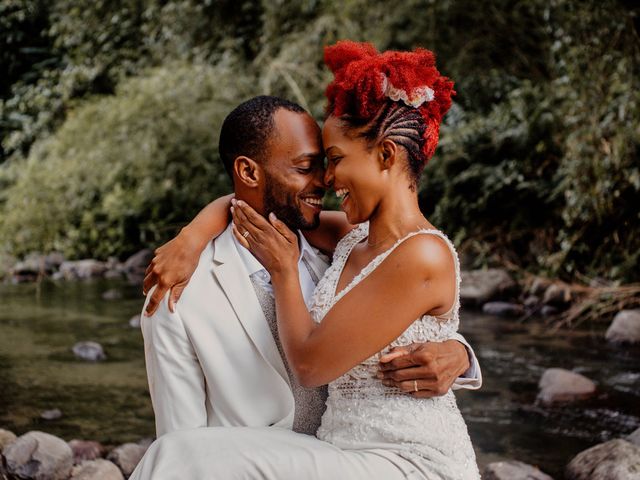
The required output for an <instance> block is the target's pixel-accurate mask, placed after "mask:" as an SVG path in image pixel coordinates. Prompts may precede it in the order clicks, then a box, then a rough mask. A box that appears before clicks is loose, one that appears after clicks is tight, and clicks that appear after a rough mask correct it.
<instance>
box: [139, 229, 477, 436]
mask: <svg viewBox="0 0 640 480" xmlns="http://www.w3.org/2000/svg"><path fill="white" fill-rule="evenodd" d="M150 295H151V293H149V295H147V301H148V299H149V297H150ZM167 300H168V295H167V296H165V298H164V299H163V301H162V303H161V304H160V306H159V307H158V309H157V311H156V312H155V313H154V314H153V315H152V316H151V317H145V316H144V315H142V322H141V325H142V333H143V336H144V345H145V360H146V366H147V375H148V379H149V390H150V393H151V400H152V403H153V409H154V413H155V419H156V434H157V436H158V437H159V436H161V435H163V434H165V433H168V432H171V431H174V430H181V429H186V428H197V427H204V426H271V425H276V426H280V427H283V428H291V427H292V425H293V417H294V407H295V405H294V399H293V393H292V390H291V387H290V383H289V377H288V375H287V371H286V369H285V366H284V362H283V360H282V357H281V356H280V353H279V352H278V349H277V346H276V343H275V340H274V338H273V336H272V334H271V331H270V329H269V326H268V323H267V321H266V319H265V316H264V314H263V312H262V309H261V307H260V304H259V302H258V299H257V297H256V295H255V290H254V288H253V285H252V283H251V280H250V278H249V275H248V274H247V272H246V269H245V267H244V264H243V262H242V260H241V258H240V255H239V253H238V250H237V247H236V245H235V243H234V241H233V234H232V232H231V229H227V230H225V232H224V233H223V234H222V235H220V236H219V237H218V238H217V239H216V240H215V241H213V242H210V243H209V244H208V245H207V247H206V248H205V249H204V251H203V252H202V255H201V256H200V261H199V264H198V266H197V268H196V270H195V272H194V273H193V275H192V277H191V279H190V281H189V284H188V285H187V287H186V288H185V290H184V292H183V294H182V296H181V297H180V301H179V302H178V303H177V304H176V308H175V312H174V313H171V312H170V311H169V308H168V303H167ZM145 306H146V304H145ZM456 339H457V340H459V341H461V342H462V343H464V344H465V345H466V346H467V350H468V351H469V355H470V360H471V364H472V367H471V368H470V371H473V374H472V378H460V379H458V380H457V382H456V384H457V385H455V386H454V387H457V388H471V389H475V388H479V387H480V385H481V382H482V379H481V374H480V369H479V367H478V363H477V360H476V358H475V355H474V353H473V350H472V349H471V348H470V347H469V345H468V344H467V342H466V341H465V340H464V338H463V337H462V336H458V337H456ZM467 375H468V374H467Z"/></svg>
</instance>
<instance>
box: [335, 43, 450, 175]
mask: <svg viewBox="0 0 640 480" xmlns="http://www.w3.org/2000/svg"><path fill="white" fill-rule="evenodd" d="M324 61H325V64H326V65H327V67H329V69H330V70H331V71H332V72H333V74H334V80H333V81H332V82H331V83H330V84H329V86H328V87H327V90H326V96H327V100H328V105H327V114H331V115H335V116H343V115H348V116H350V117H355V118H358V119H359V120H361V121H366V120H373V119H374V117H375V116H376V114H377V113H378V112H379V111H380V109H381V108H382V107H383V106H384V105H385V104H386V103H388V101H389V99H390V98H391V99H392V100H395V101H400V100H398V95H401V96H404V102H403V103H404V104H406V105H409V106H413V107H414V108H416V109H417V110H418V111H419V113H420V115H421V116H422V118H423V119H424V122H425V125H426V130H425V132H424V140H425V142H424V146H423V147H422V151H423V153H424V155H425V157H426V158H425V163H426V160H428V159H429V158H431V156H432V155H433V153H434V152H435V149H436V146H437V144H438V136H439V130H440V122H441V121H442V117H443V116H444V114H445V113H446V112H447V111H448V110H449V108H450V107H451V96H452V95H455V91H454V90H453V82H452V81H451V80H449V79H448V78H447V77H444V76H442V75H440V72H439V71H438V70H437V68H436V66H435V55H434V54H433V52H431V51H429V50H426V49H424V48H416V49H415V50H414V51H412V52H398V51H391V50H390V51H387V52H383V53H379V52H378V51H377V50H376V48H375V47H374V46H373V45H372V44H370V43H364V42H353V41H350V40H342V41H339V42H338V43H336V44H335V45H331V46H328V47H325V49H324ZM389 87H391V91H392V92H393V93H395V94H396V95H393V93H392V94H391V95H390V94H389V92H390V89H389ZM425 92H428V96H429V98H430V100H427V101H422V103H420V104H419V105H417V104H418V102H419V101H420V100H419V96H418V93H425ZM417 96H418V100H416V101H415V102H411V100H412V99H415V98H416V97H417ZM423 98H424V96H423ZM412 103H413V104H412ZM416 105H417V106H416Z"/></svg>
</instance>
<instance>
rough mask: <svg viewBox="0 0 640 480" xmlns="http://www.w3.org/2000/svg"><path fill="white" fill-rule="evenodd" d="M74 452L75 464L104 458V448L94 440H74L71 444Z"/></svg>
mask: <svg viewBox="0 0 640 480" xmlns="http://www.w3.org/2000/svg"><path fill="white" fill-rule="evenodd" d="M69 446H70V447H71V451H72V452H73V463H74V464H78V463H81V462H83V461H85V460H95V459H97V458H101V457H103V456H104V451H105V449H104V447H103V446H102V444H100V443H99V442H94V441H93V440H78V439H73V440H71V441H70V442H69Z"/></svg>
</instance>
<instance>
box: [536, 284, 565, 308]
mask: <svg viewBox="0 0 640 480" xmlns="http://www.w3.org/2000/svg"><path fill="white" fill-rule="evenodd" d="M570 302H571V290H570V289H569V287H568V286H567V285H564V284H558V283H552V284H551V285H549V286H548V287H547V289H546V290H545V291H544V296H543V297H542V303H544V304H546V305H555V306H565V305H567V304H568V303H570Z"/></svg>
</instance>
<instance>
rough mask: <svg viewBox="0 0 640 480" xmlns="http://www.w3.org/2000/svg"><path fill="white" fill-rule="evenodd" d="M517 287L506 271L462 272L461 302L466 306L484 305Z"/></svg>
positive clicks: (491, 269)
mask: <svg viewBox="0 0 640 480" xmlns="http://www.w3.org/2000/svg"><path fill="white" fill-rule="evenodd" d="M516 287H517V285H516V282H515V281H514V280H513V278H511V275H509V273H508V272H507V271H506V270H502V269H498V268H490V269H487V270H472V271H466V272H462V284H461V285H460V300H461V301H462V303H463V304H465V305H476V306H478V305H482V304H483V303H486V302H488V301H489V300H492V299H494V298H496V297H497V296H499V295H501V294H503V293H507V292H510V291H512V290H514V289H515V288H516Z"/></svg>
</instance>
